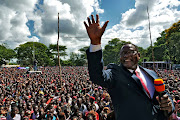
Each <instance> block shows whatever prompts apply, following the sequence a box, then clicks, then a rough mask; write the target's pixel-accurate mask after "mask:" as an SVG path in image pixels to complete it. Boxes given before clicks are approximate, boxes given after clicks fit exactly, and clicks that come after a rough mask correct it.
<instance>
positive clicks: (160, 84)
mask: <svg viewBox="0 0 180 120" xmlns="http://www.w3.org/2000/svg"><path fill="white" fill-rule="evenodd" d="M154 87H155V89H156V91H157V92H163V91H164V90H165V84H164V81H163V80H162V79H155V80H154Z"/></svg>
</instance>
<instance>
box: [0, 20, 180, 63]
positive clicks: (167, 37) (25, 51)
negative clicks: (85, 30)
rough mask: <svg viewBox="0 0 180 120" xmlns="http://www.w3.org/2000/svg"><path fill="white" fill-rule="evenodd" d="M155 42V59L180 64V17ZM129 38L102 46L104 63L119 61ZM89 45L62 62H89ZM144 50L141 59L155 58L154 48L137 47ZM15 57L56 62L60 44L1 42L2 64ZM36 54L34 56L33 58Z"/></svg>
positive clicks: (62, 49) (62, 48) (22, 60)
mask: <svg viewBox="0 0 180 120" xmlns="http://www.w3.org/2000/svg"><path fill="white" fill-rule="evenodd" d="M160 35H161V36H160V37H159V38H157V40H156V42H155V43H154V45H153V51H154V60H155V61H171V62H173V63H174V64H180V21H178V22H177V23H174V24H173V25H172V26H171V27H170V28H169V29H166V30H164V31H163V32H162V33H161V34H160ZM126 43H130V42H126V41H121V40H120V39H118V38H114V39H112V40H111V41H109V42H108V44H107V45H106V46H105V48H104V49H103V59H104V64H105V65H107V64H108V63H116V64H118V63H119V61H120V59H119V57H120V56H119V51H120V48H121V47H122V46H123V45H124V44H126ZM87 48H88V46H86V47H83V48H81V49H79V51H80V53H79V54H77V53H74V52H72V53H70V57H69V59H68V60H61V65H63V66H82V65H84V64H86V49H87ZM138 48H139V52H140V53H141V59H140V61H139V62H140V63H141V62H143V60H147V61H152V60H153V58H152V48H151V46H149V47H148V48H147V49H143V48H142V47H138ZM59 50H60V56H61V57H66V56H67V53H66V50H67V47H66V46H59ZM12 58H16V59H17V64H20V65H22V66H30V65H33V62H34V61H35V59H36V60H37V63H38V66H57V65H58V53H57V45H56V44H50V45H49V46H48V47H47V46H46V45H44V44H42V43H39V42H27V43H25V44H21V45H19V47H16V48H15V49H14V50H12V49H8V47H6V45H0V64H1V65H2V64H5V63H6V61H7V60H10V59H12ZM34 58H35V59H34Z"/></svg>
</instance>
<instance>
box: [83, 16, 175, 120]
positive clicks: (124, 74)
mask: <svg viewBox="0 0 180 120" xmlns="http://www.w3.org/2000/svg"><path fill="white" fill-rule="evenodd" d="M91 18H92V20H91V19H90V18H89V17H88V18H87V20H88V24H87V23H86V22H84V25H85V27H86V30H87V33H88V36H89V38H90V42H91V44H90V47H89V48H88V49H87V51H86V54H87V59H88V70H89V75H90V79H91V81H92V82H94V83H96V84H98V85H100V86H102V87H106V88H108V92H109V94H110V96H111V99H112V104H113V107H114V112H115V117H116V120H166V119H167V118H170V117H169V116H170V115H171V114H172V112H173V111H174V105H173V100H172V99H171V97H170V96H169V95H168V93H167V94H165V95H163V96H162V97H161V98H159V97H158V95H159V93H158V92H156V91H155V88H154V79H157V78H158V76H157V74H156V73H155V72H154V71H152V70H149V69H146V68H143V67H141V66H139V65H138V61H139V59H140V53H139V52H138V48H137V46H135V45H133V44H126V45H124V46H122V48H121V50H120V61H121V64H120V65H116V64H109V65H108V66H107V70H104V69H103V59H102V49H101V37H102V35H103V33H104V31H105V29H106V27H107V24H108V22H109V21H106V22H105V23H104V25H103V27H101V26H100V21H99V15H96V20H95V19H94V16H93V15H91ZM165 111H166V113H167V114H168V115H167V114H164V112H165Z"/></svg>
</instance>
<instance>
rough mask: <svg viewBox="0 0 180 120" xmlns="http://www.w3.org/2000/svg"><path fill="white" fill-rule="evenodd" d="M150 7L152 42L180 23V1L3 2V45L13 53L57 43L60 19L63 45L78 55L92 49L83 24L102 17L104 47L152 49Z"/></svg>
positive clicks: (0, 37) (0, 39) (0, 1)
mask: <svg viewBox="0 0 180 120" xmlns="http://www.w3.org/2000/svg"><path fill="white" fill-rule="evenodd" d="M147 6H148V8H149V13H150V21H151V32H152V40H153V42H155V41H156V38H157V37H159V36H160V34H159V33H161V32H162V31H163V30H165V29H167V28H169V27H170V26H171V25H172V24H173V23H175V22H178V20H180V1H179V0H0V44H3V43H6V44H7V45H8V46H9V48H12V49H14V48H15V47H17V46H18V45H19V44H23V43H26V42H28V41H36V42H41V43H43V44H45V45H47V46H48V45H49V44H50V43H52V44H56V43H57V15H58V12H59V15H60V45H65V46H67V52H68V53H69V52H78V49H79V48H82V47H84V46H88V45H89V43H90V42H89V38H88V36H87V33H86V30H85V27H84V24H83V21H86V18H87V16H90V15H91V14H94V15H95V14H99V15H100V21H101V24H103V23H104V22H105V21H106V20H109V21H110V22H109V24H108V27H107V29H106V32H105V33H104V35H103V38H102V46H103V47H104V46H105V45H106V44H107V43H108V41H110V40H111V39H113V38H119V39H121V40H125V41H131V42H132V43H134V44H136V45H138V46H141V47H144V48H147V47H148V46H149V45H150V39H149V30H148V27H149V26H148V24H149V23H148V19H147Z"/></svg>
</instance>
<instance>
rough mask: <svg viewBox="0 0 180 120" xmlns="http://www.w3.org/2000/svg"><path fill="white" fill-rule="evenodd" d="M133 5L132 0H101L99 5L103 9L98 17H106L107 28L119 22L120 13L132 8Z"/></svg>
mask: <svg viewBox="0 0 180 120" xmlns="http://www.w3.org/2000/svg"><path fill="white" fill-rule="evenodd" d="M134 5H135V1H134V0H102V2H101V4H100V6H101V8H102V9H104V10H105V11H104V13H103V14H100V17H102V20H103V21H105V20H106V19H107V18H108V20H109V21H110V22H109V24H108V28H111V27H112V26H113V25H116V24H118V23H119V22H120V20H121V17H122V16H121V15H122V13H124V12H126V11H128V10H129V9H131V8H134ZM108 28H107V29H108Z"/></svg>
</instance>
